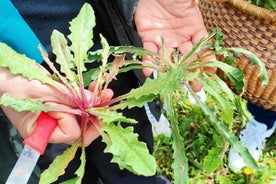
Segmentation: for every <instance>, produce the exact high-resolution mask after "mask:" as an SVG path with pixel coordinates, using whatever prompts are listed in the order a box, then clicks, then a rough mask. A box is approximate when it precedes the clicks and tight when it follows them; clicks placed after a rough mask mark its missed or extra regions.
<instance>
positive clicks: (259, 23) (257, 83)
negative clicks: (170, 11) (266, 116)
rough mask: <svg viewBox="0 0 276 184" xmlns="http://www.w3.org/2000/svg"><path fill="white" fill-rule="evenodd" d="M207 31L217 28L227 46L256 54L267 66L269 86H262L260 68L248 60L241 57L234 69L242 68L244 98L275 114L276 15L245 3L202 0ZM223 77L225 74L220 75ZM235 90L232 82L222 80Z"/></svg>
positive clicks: (233, 0)
mask: <svg viewBox="0 0 276 184" xmlns="http://www.w3.org/2000/svg"><path fill="white" fill-rule="evenodd" d="M199 8H200V10H201V12H202V16H203V20H204V22H205V25H206V28H207V30H208V31H209V32H211V31H212V30H213V29H214V28H218V29H219V30H220V31H221V32H222V33H223V35H224V46H225V47H241V48H243V49H247V50H250V51H251V52H253V53H254V54H256V55H257V56H258V57H259V58H260V59H261V60H262V61H263V62H264V63H265V66H266V69H267V72H268V76H269V84H268V85H266V86H261V79H260V78H258V71H259V68H258V67H257V66H255V65H254V66H253V65H251V64H250V61H249V59H247V58H239V59H237V60H236V61H235V66H237V67H239V68H241V69H243V72H244V76H245V81H246V83H245V92H244V95H243V98H244V99H246V100H248V101H249V102H251V103H253V104H256V105H258V106H261V107H263V108H265V109H269V110H273V111H276V12H275V11H269V10H267V9H264V8H260V7H257V6H255V5H252V4H249V3H248V2H247V1H244V0H230V1H229V2H227V3H218V2H214V1H210V0H199ZM220 77H222V78H223V75H220ZM223 79H224V80H225V81H226V82H227V83H228V85H229V86H230V88H231V89H232V90H233V91H235V89H234V87H233V85H232V84H231V82H230V80H228V79H226V78H223Z"/></svg>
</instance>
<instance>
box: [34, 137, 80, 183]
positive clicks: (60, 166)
mask: <svg viewBox="0 0 276 184" xmlns="http://www.w3.org/2000/svg"><path fill="white" fill-rule="evenodd" d="M78 147H79V142H75V143H74V144H72V145H71V146H70V147H69V148H67V149H66V150H65V151H64V152H63V154H62V155H59V156H57V157H56V158H55V160H54V161H53V162H52V164H51V165H50V166H49V168H48V169H47V170H45V171H44V172H43V173H42V174H41V176H40V180H39V184H49V183H53V182H55V181H56V180H57V179H58V177H59V176H61V175H63V174H64V173H65V169H66V167H67V166H68V164H69V162H70V161H71V160H72V159H73V158H74V157H75V154H76V151H77V149H78Z"/></svg>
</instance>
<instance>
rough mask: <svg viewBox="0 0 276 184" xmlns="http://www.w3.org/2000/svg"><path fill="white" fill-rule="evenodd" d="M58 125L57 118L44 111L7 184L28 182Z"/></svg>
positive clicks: (27, 139)
mask: <svg viewBox="0 0 276 184" xmlns="http://www.w3.org/2000/svg"><path fill="white" fill-rule="evenodd" d="M56 126H57V120H56V119H54V118H53V117H51V116H49V115H48V114H46V113H45V112H42V113H41V114H40V115H39V117H38V119H37V123H36V126H35V129H34V131H33V132H32V134H31V135H30V136H29V137H27V138H26V139H24V141H23V144H24V148H23V150H22V152H21V153H20V156H19V158H18V160H17V162H16V164H15V166H14V168H13V169H12V171H11V173H10V175H9V177H8V179H7V181H6V184H19V183H20V184H26V183H27V182H28V180H29V178H30V176H31V174H32V172H33V170H34V167H35V165H36V163H37V161H38V159H39V157H40V155H43V154H44V152H45V149H46V146H47V144H48V140H49V138H50V136H51V134H52V133H53V131H54V129H55V128H56Z"/></svg>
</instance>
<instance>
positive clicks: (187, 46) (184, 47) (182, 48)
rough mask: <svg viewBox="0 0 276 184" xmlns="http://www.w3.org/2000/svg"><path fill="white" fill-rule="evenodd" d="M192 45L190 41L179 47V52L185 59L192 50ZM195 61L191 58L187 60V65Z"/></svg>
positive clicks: (194, 57)
mask: <svg viewBox="0 0 276 184" xmlns="http://www.w3.org/2000/svg"><path fill="white" fill-rule="evenodd" d="M193 47H194V45H193V43H192V42H191V41H187V42H185V43H183V44H181V46H180V47H179V51H180V52H181V54H182V55H183V56H184V57H185V56H186V55H187V54H189V52H190V51H191V50H192V49H193ZM195 59H196V56H193V57H192V58H190V59H189V61H188V63H190V62H192V61H193V60H195Z"/></svg>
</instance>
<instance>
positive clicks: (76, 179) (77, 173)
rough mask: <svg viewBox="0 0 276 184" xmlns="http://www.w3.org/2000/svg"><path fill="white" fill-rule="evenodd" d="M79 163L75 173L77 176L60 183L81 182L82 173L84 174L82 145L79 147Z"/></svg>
mask: <svg viewBox="0 0 276 184" xmlns="http://www.w3.org/2000/svg"><path fill="white" fill-rule="evenodd" d="M80 160H81V164H80V166H79V168H78V169H77V171H76V172H75V174H76V175H77V177H75V178H72V179H70V180H67V181H64V182H62V183H61V184H81V181H82V178H83V175H84V172H85V171H84V170H85V160H86V159H85V148H84V147H83V146H82V148H81V156H80Z"/></svg>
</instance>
